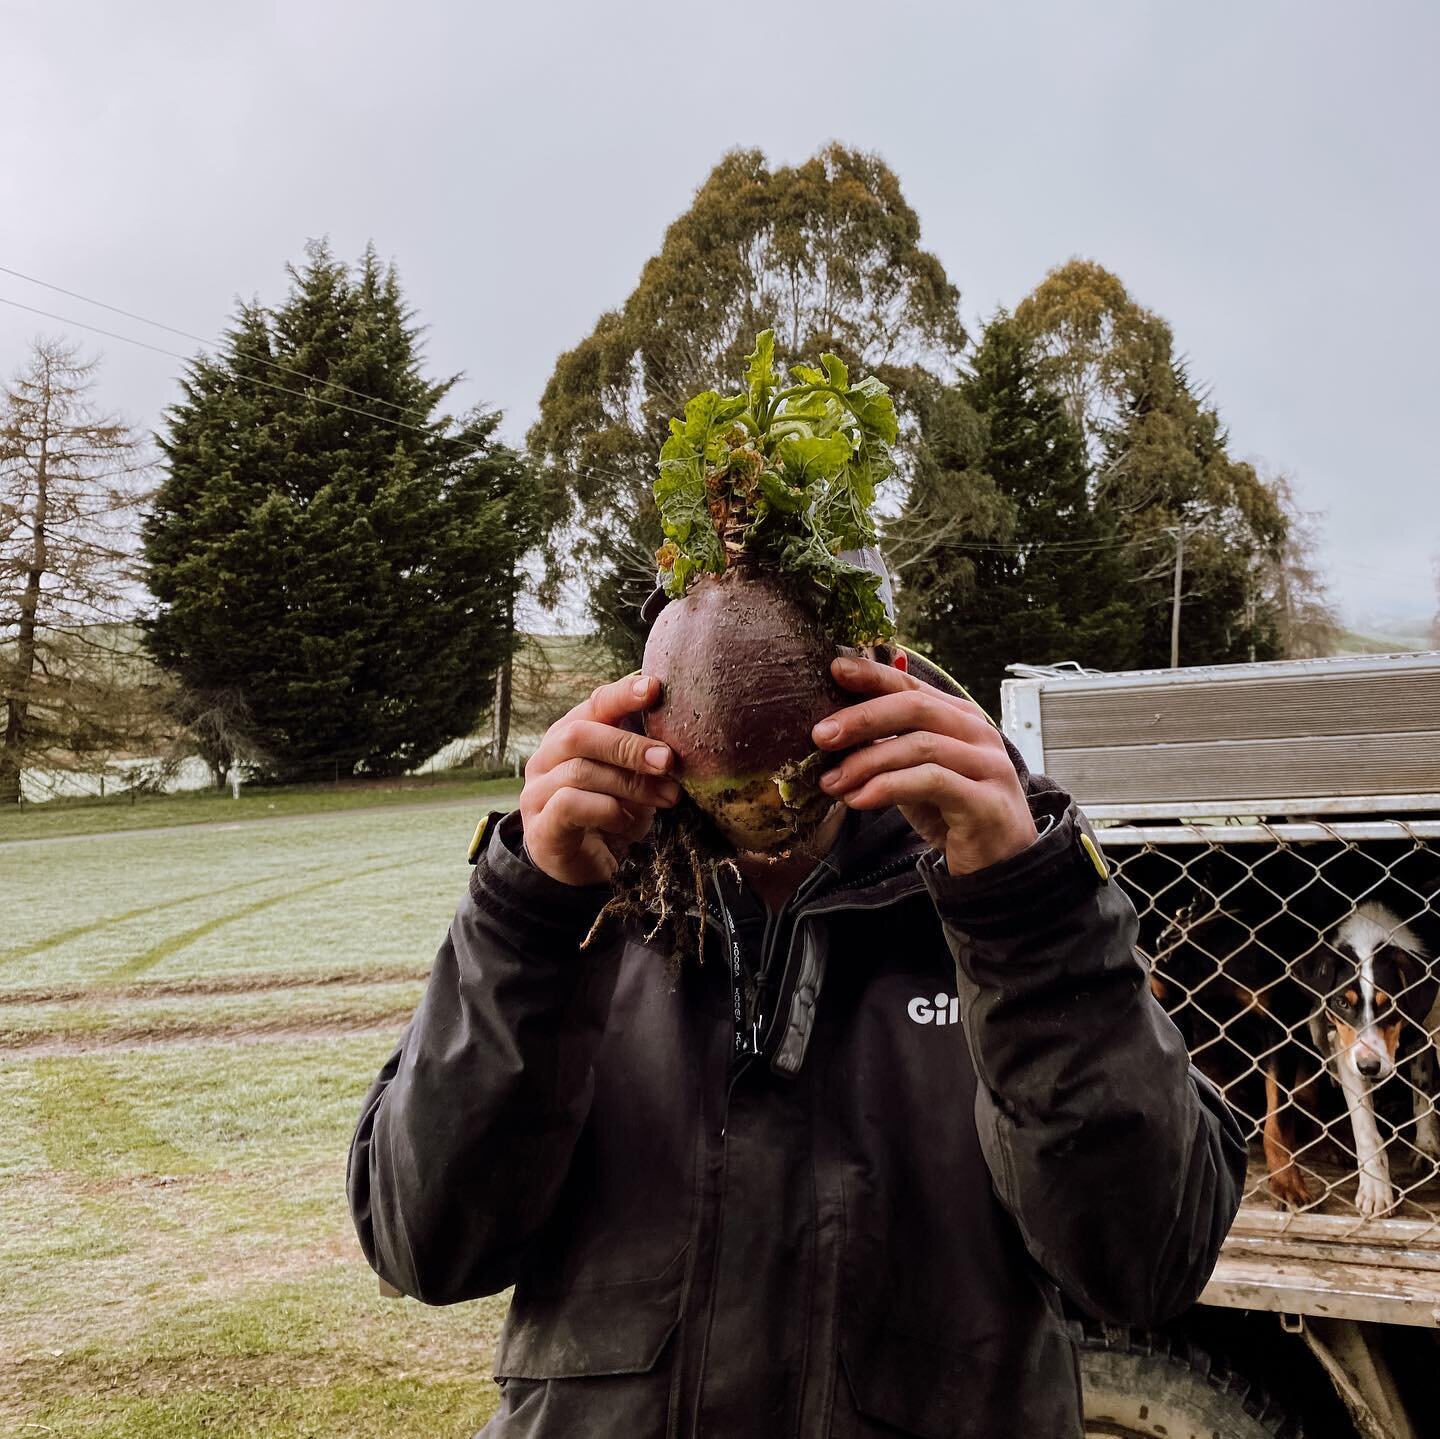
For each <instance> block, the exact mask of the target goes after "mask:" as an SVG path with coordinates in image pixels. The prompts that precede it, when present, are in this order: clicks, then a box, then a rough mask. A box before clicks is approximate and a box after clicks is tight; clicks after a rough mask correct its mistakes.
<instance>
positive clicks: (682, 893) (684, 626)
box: [586, 330, 896, 958]
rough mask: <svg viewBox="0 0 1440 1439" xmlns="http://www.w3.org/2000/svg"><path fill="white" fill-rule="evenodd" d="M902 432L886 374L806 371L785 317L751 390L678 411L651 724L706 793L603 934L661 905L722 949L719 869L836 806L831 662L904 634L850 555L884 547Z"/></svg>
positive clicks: (680, 934)
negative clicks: (786, 334)
mask: <svg viewBox="0 0 1440 1439" xmlns="http://www.w3.org/2000/svg"><path fill="white" fill-rule="evenodd" d="M895 438H896V423H895V407H894V405H893V404H892V403H891V400H890V396H889V393H888V392H887V391H886V388H885V386H884V385H883V384H881V383H880V381H879V380H877V379H874V378H867V379H864V380H861V381H860V382H859V383H858V384H854V385H852V384H851V383H850V379H849V375H848V373H847V372H846V369H845V366H844V364H842V363H841V361H840V360H838V359H836V357H835V356H833V355H822V356H821V358H820V365H819V367H811V366H806V365H796V366H794V367H793V368H792V369H791V371H790V375H789V377H788V378H787V376H786V375H784V374H783V373H781V372H780V371H779V370H778V369H777V368H776V366H775V341H774V337H773V335H772V334H771V333H770V332H769V331H768V330H767V331H766V332H765V333H764V334H762V335H761V336H760V337H759V339H758V340H757V341H756V344H755V351H754V353H753V354H751V355H750V356H749V363H748V366H747V369H746V371H745V390H744V392H743V393H741V394H736V395H727V396H722V395H720V394H718V393H717V392H716V391H714V390H707V391H705V392H704V393H703V394H700V395H697V396H695V398H694V399H692V400H691V401H690V402H689V404H687V405H686V406H685V417H684V419H676V420H671V422H670V438H669V439H668V440H666V442H665V446H664V448H663V449H662V450H661V452H660V474H659V478H658V479H657V480H656V482H655V500H656V503H657V505H658V506H659V509H660V519H661V523H662V524H663V526H664V530H665V537H666V538H665V544H664V545H663V546H662V547H661V549H660V551H659V553H658V554H657V556H656V560H657V563H658V564H659V567H660V582H661V584H662V585H663V586H664V589H665V592H666V594H667V595H668V596H669V598H670V603H669V604H667V605H666V606H665V608H664V609H663V610H662V611H661V613H660V615H659V617H658V618H657V619H656V621H655V625H654V628H653V629H652V631H651V634H650V639H649V643H648V644H647V646H646V649H645V658H644V661H643V664H644V668H645V671H646V672H647V673H649V674H654V675H656V676H658V677H659V679H660V680H661V682H662V685H663V689H662V697H661V702H660V703H659V704H658V705H657V706H656V707H655V708H654V709H652V710H651V711H649V712H648V713H647V714H646V716H645V725H646V730H647V732H648V733H649V734H651V735H654V736H656V737H657V738H659V739H662V740H664V741H665V743H666V744H668V745H670V747H671V748H672V749H673V750H674V751H675V754H676V757H677V765H676V771H675V773H676V778H677V779H678V780H679V781H680V783H681V785H682V786H683V787H684V789H685V792H686V799H685V800H683V801H682V802H681V804H680V805H678V806H677V807H676V808H674V809H672V810H662V811H660V812H659V814H657V816H656V819H655V824H654V828H653V831H652V835H651V843H650V844H649V845H648V846H645V847H643V848H641V847H637V848H636V849H635V850H633V851H632V852H631V854H630V855H629V856H628V857H627V858H626V860H625V862H624V863H622V865H621V866H620V869H619V871H618V872H617V875H616V894H615V897H614V898H613V899H612V900H611V901H610V903H609V904H607V905H606V906H605V908H604V909H603V910H602V911H601V914H600V917H599V918H598V919H597V920H596V922H595V926H594V928H593V929H592V930H591V934H590V936H588V937H587V939H586V943H587V944H588V943H589V942H590V939H591V938H593V937H594V935H595V934H596V933H598V932H599V931H600V929H601V928H602V927H603V926H604V924H605V921H606V919H607V917H609V916H618V917H621V918H624V919H627V920H632V921H633V920H639V919H641V918H642V917H644V918H645V920H646V922H647V923H648V925H649V929H648V935H647V938H649V939H651V940H655V939H656V938H657V937H658V936H659V935H660V934H661V933H662V931H667V930H668V933H669V935H670V937H671V938H672V940H673V943H674V949H675V954H676V956H677V957H679V956H683V955H684V954H687V953H696V952H698V954H699V955H700V956H701V957H702V958H703V956H704V944H705V926H704V925H703V924H702V923H697V922H696V921H697V917H698V915H699V914H700V913H702V912H703V910H704V909H705V905H706V897H705V888H706V884H707V882H708V880H709V878H710V876H711V875H712V874H713V872H714V870H715V868H716V866H717V865H721V864H725V863H727V862H729V861H730V860H731V858H732V856H734V855H735V854H737V853H743V854H746V855H748V856H752V857H753V856H757V855H760V856H764V855H772V856H773V855H779V854H782V853H784V852H785V851H787V850H790V849H792V848H794V847H795V846H796V845H798V844H800V843H802V842H803V841H804V840H805V839H807V838H808V837H809V836H810V834H811V833H812V832H813V830H814V828H815V826H816V824H817V823H818V822H819V820H820V819H821V818H822V817H823V816H824V814H825V813H826V811H827V810H828V808H829V803H830V802H829V800H828V799H827V798H826V796H825V795H824V792H823V791H822V790H821V789H820V788H819V785H818V782H817V781H818V778H819V775H820V772H821V770H822V768H823V767H824V766H825V765H826V764H827V763H829V762H830V759H831V758H832V757H827V756H826V755H823V754H821V753H820V752H819V751H817V750H815V749H814V747H813V744H812V742H811V739H810V732H811V730H812V728H813V727H814V725H815V724H816V723H817V722H818V721H819V720H821V719H823V718H824V717H825V716H826V715H828V714H832V713H833V712H834V711H835V710H836V709H838V708H839V707H840V706H841V705H843V704H844V703H845V702H846V696H845V694H844V693H843V692H842V691H841V690H840V689H839V687H838V686H836V685H835V683H834V681H833V680H832V679H831V676H830V661H831V660H832V659H834V657H835V655H836V653H837V651H838V650H839V649H841V648H842V647H844V648H854V647H860V646H867V645H879V644H882V643H884V642H885V641H886V640H888V639H889V638H890V636H891V634H892V632H893V625H892V624H891V621H890V616H889V612H888V610H887V608H886V605H885V602H884V600H883V599H882V598H881V595H880V592H879V591H880V575H879V574H878V573H876V572H875V571H874V570H872V569H870V568H867V567H865V566H861V565H856V564H852V563H850V562H849V561H848V560H846V559H844V558H842V555H843V554H844V553H845V552H847V551H855V550H863V549H866V548H867V547H869V546H872V545H873V544H874V542H875V527H874V523H873V521H872V519H871V516H870V510H871V506H872V505H873V503H874V500H875V489H876V486H877V485H878V484H879V483H880V482H881V481H882V480H883V479H884V478H885V477H886V476H887V475H888V474H889V473H890V471H891V469H892V468H893V461H892V458H891V451H890V447H891V446H892V445H893V444H894V443H895Z"/></svg>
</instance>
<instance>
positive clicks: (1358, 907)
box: [1099, 819, 1440, 1244]
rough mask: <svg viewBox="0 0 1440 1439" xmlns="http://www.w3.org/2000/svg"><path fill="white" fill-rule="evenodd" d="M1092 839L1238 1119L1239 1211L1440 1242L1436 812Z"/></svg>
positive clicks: (1162, 993)
mask: <svg viewBox="0 0 1440 1439" xmlns="http://www.w3.org/2000/svg"><path fill="white" fill-rule="evenodd" d="M1099 838H1100V840H1101V843H1102V844H1103V846H1104V847H1105V850H1106V853H1107V856H1108V858H1109V860H1110V862H1111V865H1112V867H1113V869H1114V872H1115V874H1116V878H1117V881H1118V883H1120V884H1121V885H1122V886H1123V887H1124V888H1125V889H1126V891H1127V892H1128V893H1129V895H1130V897H1131V899H1132V900H1133V901H1134V903H1135V907H1136V910H1137V912H1138V914H1139V916H1140V934H1139V941H1138V945H1139V949H1140V951H1141V955H1142V958H1143V959H1144V962H1145V963H1146V964H1147V966H1148V967H1149V970H1150V975H1151V988H1152V990H1153V991H1154V993H1155V995H1156V997H1157V998H1158V999H1159V1001H1160V1003H1161V1004H1162V1005H1163V1006H1164V1007H1165V1009H1166V1010H1167V1012H1168V1013H1169V1014H1170V1016H1171V1018H1172V1019H1173V1020H1174V1022H1175V1024H1176V1026H1177V1027H1178V1028H1179V1030H1180V1031H1181V1033H1182V1034H1183V1035H1184V1037H1185V1041H1186V1044H1187V1045H1188V1047H1189V1050H1190V1053H1191V1057H1192V1060H1193V1062H1194V1063H1195V1066H1196V1067H1197V1068H1198V1069H1199V1070H1200V1071H1201V1072H1202V1073H1203V1074H1204V1075H1205V1076H1206V1077H1207V1078H1209V1079H1210V1080H1211V1082H1212V1083H1214V1084H1215V1085H1216V1086H1217V1087H1218V1088H1219V1089H1220V1090H1221V1091H1222V1092H1223V1093H1224V1095H1225V1096H1226V1098H1227V1100H1228V1101H1229V1103H1230V1105H1231V1107H1232V1108H1233V1109H1234V1111H1235V1112H1236V1113H1237V1115H1238V1116H1240V1118H1241V1119H1242V1121H1243V1122H1244V1123H1245V1124H1246V1125H1247V1127H1248V1131H1249V1135H1250V1139H1251V1163H1250V1170H1249V1179H1248V1183H1247V1186H1246V1194H1245V1205H1246V1208H1247V1209H1248V1210H1249V1211H1250V1212H1251V1213H1252V1214H1254V1213H1255V1211H1256V1210H1257V1209H1258V1208H1260V1207H1265V1208H1267V1209H1273V1210H1274V1211H1279V1212H1280V1214H1283V1215H1286V1216H1290V1218H1289V1220H1287V1221H1283V1222H1284V1223H1285V1225H1286V1227H1291V1228H1294V1227H1299V1228H1302V1229H1303V1228H1304V1227H1305V1226H1306V1225H1307V1224H1309V1225H1310V1226H1311V1227H1312V1228H1314V1229H1316V1230H1317V1232H1318V1231H1320V1230H1323V1231H1324V1232H1325V1233H1326V1234H1327V1235H1329V1236H1330V1237H1336V1236H1338V1235H1339V1234H1341V1233H1344V1234H1361V1233H1365V1234H1373V1235H1375V1236H1377V1237H1380V1236H1382V1235H1383V1234H1384V1233H1385V1231H1386V1230H1387V1229H1392V1230H1396V1229H1403V1230H1404V1232H1405V1238H1406V1242H1407V1243H1415V1242H1417V1241H1419V1242H1422V1243H1430V1244H1440V1116H1437V1101H1440V1063H1437V1054H1440V963H1437V958H1436V957H1437V954H1440V820H1432V819H1415V820H1408V821H1407V820H1399V819H1369V820H1358V821H1350V820H1337V821H1335V822H1333V823H1331V822H1324V821H1306V822H1303V823H1296V822H1283V823H1282V822H1277V823H1253V822H1245V821H1242V822H1238V823H1227V824H1215V823H1210V824H1205V823H1194V824H1191V823H1169V824H1153V825H1138V824H1128V825H1115V826H1112V827H1108V828H1101V829H1100V831H1099ZM1397 1221H1404V1222H1401V1223H1397Z"/></svg>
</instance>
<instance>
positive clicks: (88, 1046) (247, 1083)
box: [0, 785, 514, 1439]
mask: <svg viewBox="0 0 1440 1439" xmlns="http://www.w3.org/2000/svg"><path fill="white" fill-rule="evenodd" d="M464 793H465V798H463V799H462V800H460V801H458V802H457V801H456V800H455V799H453V798H448V799H447V798H445V797H444V792H443V791H440V790H436V791H432V792H431V793H430V794H429V795H426V796H419V795H414V796H407V799H410V800H411V801H412V802H411V803H407V804H406V805H404V806H403V807H402V806H397V805H393V804H392V805H380V806H376V805H374V804H372V805H370V806H368V807H365V808H332V809H331V810H330V812H326V813H304V812H298V811H297V810H290V811H288V812H282V813H284V817H279V816H278V815H277V816H269V817H264V818H261V817H253V818H251V819H249V820H247V821H246V822H244V823H205V822H198V823H186V824H184V827H183V828H171V827H162V828H153V829H149V830H140V831H134V832H118V833H115V832H111V833H92V834H80V835H76V836H73V837H69V838H49V839H45V838H41V839H39V840H38V842H34V843H24V842H21V843H5V842H0V1432H3V1433H13V1434H17V1435H34V1436H43V1435H46V1434H55V1435H70V1434H76V1435H85V1436H94V1439H160V1436H165V1439H190V1436H199V1435H204V1436H216V1435H223V1436H245V1439H251V1436H253V1439H260V1436H265V1439H291V1436H296V1439H298V1436H332V1435H333V1436H356V1439H370V1436H374V1439H380V1436H391V1435H395V1434H415V1435H420V1436H425V1439H467V1436H469V1435H471V1434H473V1433H474V1432H475V1430H476V1429H478V1428H479V1427H480V1426H481V1424H482V1423H483V1422H484V1420H485V1418H486V1417H487V1415H488V1414H489V1412H490V1410H491V1409H492V1407H493V1404H494V1398H495V1391H494V1388H493V1386H492V1385H491V1383H490V1380H489V1372H490V1360H491V1353H492V1349H493V1344H494V1339H495V1334H496V1331H497V1329H498V1325H499V1322H500V1319H501V1317H502V1315H503V1312H504V1302H503V1299H499V1298H497V1299H493V1300H485V1301H481V1302H479V1303H475V1304H466V1305H460V1306H458V1307H456V1308H453V1309H444V1310H431V1309H426V1308H425V1307H423V1306H422V1305H419V1304H415V1303H412V1302H410V1301H408V1300H407V1301H387V1300H382V1299H380V1298H379V1297H378V1295H377V1293H376V1286H375V1279H374V1276H373V1275H372V1274H371V1273H370V1271H369V1269H368V1268H367V1267H366V1266H365V1263H364V1260H363V1258H362V1257H361V1255H360V1252H359V1248H358V1246H357V1244H356V1242H355V1238H354V1234H353V1230H352V1229H351V1225H350V1220H349V1216H348V1213H347V1211H346V1208H345V1196H344V1165H345V1151H346V1146H347V1144H348V1141H349V1138H350V1134H351V1131H352V1129H353V1126H354V1122H355V1119H356V1115H357V1113H358V1109H359V1104H360V1100H361V1097H362V1095H363V1094H364V1091H365V1088H366V1086H367V1085H368V1083H369V1081H370V1080H371V1078H372V1077H373V1076H374V1074H375V1072H376V1070H378V1068H379V1067H380V1065H381V1064H382V1063H383V1061H384V1059H385V1056H386V1055H387V1054H388V1052H389V1050H390V1048H391V1047H392V1045H393V1042H394V1040H395V1038H396V1036H397V1035H398V1032H399V1030H400V1029H401V1027H402V1026H403V1024H404V1022H405V1020H406V1018H407V1017H408V1016H409V1014H410V1012H411V1010H412V1009H413V1008H414V1005H415V1002H416V1000H417V999H418V997H419V994H420V991H421V987H422V984H423V980H424V976H425V974H426V972H427V970H428V968H429V964H430V961H431V959H432V958H433V957H434V953H435V950H436V948H437V947H438V945H439V943H440V941H441V939H442V938H443V936H444V932H445V928H446V926H447V925H448V924H449V921H450V917H451V915H452V914H453V912H454V909H455V906H456V904H457V903H458V902H459V900H460V898H461V896H462V894H463V890H464V885H465V882H466V880H467V878H468V875H469V869H468V866H467V864H466V862H465V849H466V845H467V843H468V841H469V838H470V834H471V831H472V830H473V828H474V824H475V821H476V818H477V817H478V815H479V814H480V813H482V812H483V811H484V810H485V809H488V808H491V807H505V805H506V802H507V799H513V794H514V790H513V787H512V788H511V790H510V793H509V795H508V796H507V795H505V794H503V793H497V792H496V787H495V786H493V785H492V786H488V787H486V788H485V789H484V790H483V791H482V790H480V789H478V788H475V787H471V788H469V789H468V790H467V791H464ZM422 797H424V798H433V799H434V800H435V802H433V803H429V804H416V803H413V800H415V799H418V798H422ZM188 802H189V803H192V804H193V803H194V801H188ZM262 802H263V803H269V802H270V801H262ZM177 803H179V802H178V801H177ZM239 803H240V804H244V803H245V801H244V800H242V801H240V802H239ZM235 804H236V802H234V801H223V802H222V801H216V802H215V804H214V806H213V809H214V810H216V811H219V812H220V813H221V814H222V815H223V817H224V818H226V819H227V820H228V819H230V818H231V816H232V815H234V814H235V810H234V809H232V808H230V806H233V805H235ZM300 808H301V809H303V807H300ZM259 813H261V812H260V811H256V810H252V811H251V814H252V815H258V814H259ZM265 813H266V814H267V816H268V812H265ZM24 833H25V831H24V828H23V826H20V825H17V824H14V823H13V822H12V823H11V824H10V825H9V826H8V827H7V828H6V829H5V830H4V831H3V836H4V838H5V839H14V838H20V837H22V836H23V835H24Z"/></svg>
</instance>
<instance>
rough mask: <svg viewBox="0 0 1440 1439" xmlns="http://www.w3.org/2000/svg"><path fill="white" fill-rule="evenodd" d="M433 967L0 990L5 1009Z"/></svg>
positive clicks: (404, 974)
mask: <svg viewBox="0 0 1440 1439" xmlns="http://www.w3.org/2000/svg"><path fill="white" fill-rule="evenodd" d="M429 973H430V969H429V966H414V965H386V966H382V967H373V968H370V969H335V970H326V971H324V972H323V973H317V974H304V973H299V974H297V973H286V972H281V973H277V974H266V973H263V972H262V973H256V974H229V975H208V976H205V977H203V978H200V979H141V980H136V981H135V982H134V983H131V984H124V983H121V984H101V985H67V986H55V985H37V986H35V987H34V988H31V989H9V990H4V991H0V1009H3V1007H4V1006H5V1005H7V1004H62V1005H64V1004H87V1003H88V1004H93V1003H95V1002H97V1001H105V1002H113V1001H122V1002H123V1001H125V1000H135V999H189V998H202V999H203V998H207V997H209V996H212V995H215V996H220V995H228V994H265V993H273V992H275V991H277V990H287V989H324V988H334V987H338V986H340V985H355V986H357V987H358V986H364V985H371V984H409V983H415V984H418V983H420V982H421V981H422V980H424V979H425V978H426V976H427V975H428V974H429Z"/></svg>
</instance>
